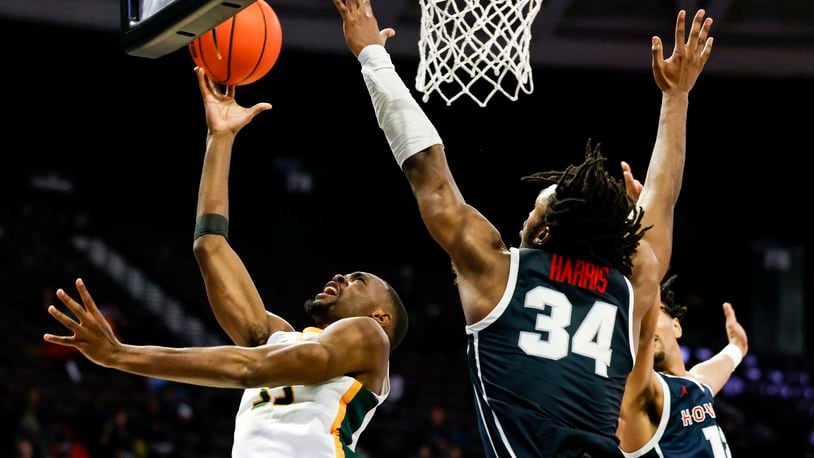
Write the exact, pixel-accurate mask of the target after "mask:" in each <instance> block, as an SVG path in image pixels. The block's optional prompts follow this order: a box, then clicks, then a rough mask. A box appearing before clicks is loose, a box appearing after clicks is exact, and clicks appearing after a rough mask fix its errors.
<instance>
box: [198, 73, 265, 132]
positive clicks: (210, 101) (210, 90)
mask: <svg viewBox="0 0 814 458" xmlns="http://www.w3.org/2000/svg"><path fill="white" fill-rule="evenodd" d="M195 75H196V76H197V77H198V88H199V89H200V90H201V96H202V97H203V101H204V109H205V110H206V125H207V127H208V128H209V133H210V134H221V133H226V134H231V135H236V134H237V133H238V132H239V131H240V129H242V128H243V127H244V126H245V125H246V124H248V123H249V122H251V120H252V119H254V117H255V116H257V115H258V114H259V113H260V112H262V111H266V110H270V109H271V104H269V103H258V104H256V105H254V106H253V107H251V108H244V107H242V106H240V104H238V103H237V101H236V100H235V87H234V86H226V93H225V94H224V93H223V92H222V91H221V90H220V88H219V87H218V85H217V84H215V82H214V81H212V80H211V79H209V77H207V76H206V73H204V71H203V69H202V68H200V67H195Z"/></svg>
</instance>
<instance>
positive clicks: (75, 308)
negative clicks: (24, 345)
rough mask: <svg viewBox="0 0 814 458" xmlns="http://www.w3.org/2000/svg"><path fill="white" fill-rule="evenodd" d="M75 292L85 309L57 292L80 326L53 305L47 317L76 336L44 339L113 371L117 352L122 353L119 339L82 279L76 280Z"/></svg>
mask: <svg viewBox="0 0 814 458" xmlns="http://www.w3.org/2000/svg"><path fill="white" fill-rule="evenodd" d="M76 289H77V290H79V295H80V296H81V297H82V303H83V304H84V307H83V306H82V305H80V304H79V303H78V302H76V301H75V300H74V299H73V298H72V297H71V296H69V295H68V293H66V292H65V291H64V290H62V289H59V290H57V297H58V298H59V300H60V301H62V303H63V304H65V306H66V307H68V309H69V310H70V311H71V313H73V315H74V316H75V317H76V318H77V319H78V320H79V322H78V323H77V322H76V321H75V320H74V319H72V318H70V317H69V316H68V315H65V314H64V313H62V312H61V311H59V309H57V308H56V307H54V306H53V305H52V306H50V307H48V313H50V314H51V316H53V317H54V318H56V320H57V321H59V322H60V323H62V325H63V326H65V327H66V328H68V330H69V331H71V332H73V335H72V336H55V335H53V334H45V335H44V336H43V339H45V341H46V342H50V343H54V344H57V345H65V346H68V347H74V348H76V349H77V350H79V351H80V352H82V354H83V355H85V357H87V358H88V359H89V360H91V361H93V362H94V363H96V364H99V365H101V366H105V367H110V366H111V365H112V364H111V363H112V361H114V360H115V355H116V354H117V352H118V350H119V349H121V347H122V343H121V342H119V339H118V338H116V335H115V334H114V333H113V328H111V327H110V323H108V322H107V320H106V319H105V317H104V315H102V312H100V311H99V308H98V307H96V303H95V302H94V301H93V298H92V297H91V296H90V293H89V292H88V290H87V288H85V284H84V283H83V282H82V280H81V279H77V280H76Z"/></svg>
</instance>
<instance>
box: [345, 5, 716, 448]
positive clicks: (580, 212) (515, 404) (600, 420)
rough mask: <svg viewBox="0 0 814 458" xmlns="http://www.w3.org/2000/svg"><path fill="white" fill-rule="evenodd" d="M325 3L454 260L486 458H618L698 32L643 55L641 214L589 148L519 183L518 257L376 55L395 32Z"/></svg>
mask: <svg viewBox="0 0 814 458" xmlns="http://www.w3.org/2000/svg"><path fill="white" fill-rule="evenodd" d="M334 4H335V6H336V8H337V10H339V12H340V14H341V16H342V19H343V30H344V33H345V39H346V41H347V44H348V46H349V48H350V49H351V51H352V52H353V54H354V55H355V56H357V58H358V59H359V61H360V63H361V64H362V74H363V76H364V79H365V83H366V85H367V88H368V92H369V93H370V96H371V100H372V102H373V108H374V110H375V112H376V117H377V120H378V121H379V125H380V127H381V128H382V130H383V131H384V133H385V136H386V137H387V140H388V142H389V144H390V147H391V150H392V152H393V155H394V157H395V159H396V161H397V163H398V164H399V166H400V167H401V168H402V170H403V171H404V173H405V174H406V176H407V179H408V181H409V183H410V186H411V187H412V190H413V194H414V195H415V197H416V200H417V201H418V206H419V210H420V213H421V216H422V218H423V220H424V223H425V225H426V226H427V229H428V230H429V232H430V234H431V235H432V237H433V238H434V239H435V240H436V242H437V243H438V244H439V245H440V246H441V247H442V248H443V249H444V250H445V251H446V252H447V253H448V255H449V256H450V258H451V259H452V264H453V267H454V270H455V272H456V275H457V285H458V290H459V294H460V299H461V305H462V307H463V311H464V315H465V318H466V321H467V328H466V331H467V334H468V348H467V350H468V352H467V358H468V362H469V368H470V375H471V379H472V383H473V389H474V392H475V398H476V405H477V415H478V421H479V426H480V431H481V438H482V441H483V444H484V450H485V452H486V454H487V456H490V457H494V456H499V457H523V458H525V457H552V456H557V457H565V456H577V457H586V456H590V457H593V458H597V457H602V456H620V455H621V452H620V451H619V449H618V440H617V438H616V435H615V433H616V428H617V424H618V417H619V406H620V403H621V400H622V394H623V391H624V385H625V381H626V378H627V375H628V374H629V372H630V370H631V368H632V366H633V361H634V358H635V349H636V348H637V346H638V345H639V342H638V340H639V338H640V332H641V338H642V339H645V340H647V341H651V340H652V335H653V334H652V333H653V331H654V328H653V327H652V326H651V327H650V328H648V329H644V330H643V329H641V326H640V325H641V322H642V318H643V316H644V315H645V313H647V311H648V310H649V309H653V308H655V306H656V305H657V304H658V278H660V277H661V276H662V275H663V273H664V272H661V270H660V266H661V265H666V264H667V262H668V259H669V253H670V250H671V233H672V217H673V216H672V211H673V207H674V205H675V198H676V197H677V195H678V188H679V187H680V181H681V174H682V172H683V158H684V151H683V148H684V129H685V127H684V124H685V122H686V108H687V99H686V91H685V89H686V87H687V86H688V85H689V86H690V87H691V86H692V84H693V83H694V81H695V78H696V77H697V76H698V74H699V73H700V69H701V67H703V63H704V62H705V61H706V57H707V56H708V55H709V52H710V50H711V42H708V41H707V39H706V36H705V35H704V36H701V33H702V28H701V27H700V26H701V23H700V21H696V22H695V23H694V26H693V30H692V32H691V39H694V40H696V41H701V43H702V46H700V47H698V50H697V51H695V47H694V50H693V51H694V52H693V53H688V54H686V55H679V56H678V57H676V58H671V59H668V60H666V61H665V60H664V59H663V58H660V59H656V58H655V56H656V51H658V52H659V53H660V52H661V43H660V41H659V40H658V39H654V43H653V48H654V73H655V76H656V80H657V82H658V83H659V87H661V88H662V91H663V93H664V98H663V100H662V113H661V120H660V123H659V134H658V136H657V140H656V147H655V149H654V153H653V159H652V162H651V164H652V167H651V170H649V171H648V183H649V185H648V186H647V187H646V189H645V190H644V191H643V192H642V202H646V203H647V204H648V206H649V207H650V208H652V209H653V211H652V214H648V212H644V213H642V212H641V211H640V210H639V209H638V208H636V206H635V205H634V204H633V202H632V200H631V199H630V198H629V197H628V196H627V195H626V193H625V192H624V184H623V183H621V182H619V181H617V180H615V179H614V178H612V177H610V176H609V174H608V173H607V172H606V170H605V168H604V162H605V160H604V158H603V157H602V156H601V155H600V154H599V151H598V148H597V149H592V148H591V147H590V145H589V148H588V150H587V152H586V156H585V160H584V161H583V162H582V163H581V164H578V165H573V166H570V167H568V168H567V169H565V170H562V171H552V172H544V173H538V174H534V175H531V176H529V177H526V179H527V181H532V182H538V183H541V184H542V187H543V188H544V189H543V190H542V191H541V192H540V193H539V195H538V196H537V199H536V201H535V204H534V208H533V209H532V211H531V213H530V214H529V216H528V218H527V220H526V221H525V223H524V224H523V229H522V231H521V243H520V248H519V249H517V248H511V249H509V248H507V246H506V244H505V243H504V242H503V239H502V237H501V235H500V234H499V233H498V231H497V230H496V229H495V227H494V226H493V225H492V224H491V223H490V222H489V221H488V220H487V219H486V218H485V217H483V215H481V214H480V213H479V212H478V211H477V210H476V209H474V208H473V207H471V206H470V205H468V204H467V203H466V202H465V201H464V199H463V197H462V195H461V192H460V190H459V189H458V187H457V185H456V184H455V181H454V179H453V178H452V174H451V172H450V170H449V167H448V165H447V162H446V157H445V152H444V147H443V145H442V142H441V138H440V136H439V135H438V133H437V131H436V130H435V128H434V126H433V125H432V123H431V122H430V121H429V119H427V117H426V115H425V114H424V113H423V110H422V109H421V108H420V106H419V105H418V103H417V102H416V101H415V99H414V98H413V97H412V95H411V93H410V91H409V89H408V88H407V87H406V85H405V84H404V83H403V81H402V80H401V78H399V76H398V74H397V73H396V72H395V69H394V66H393V64H392V62H391V61H390V57H389V55H388V53H387V51H386V50H385V49H384V44H385V43H386V41H387V39H388V38H390V37H392V36H393V35H394V33H395V32H394V31H393V30H392V29H384V30H380V29H379V27H378V24H377V22H376V19H375V17H374V15H373V11H372V8H371V6H370V3H369V2H368V1H366V0H334ZM679 17H680V19H681V20H682V21H683V17H684V16H683V12H682V13H681V14H680V16H679ZM681 30H682V33H683V25H682V29H681ZM704 33H705V32H704ZM682 51H683V48H682ZM685 57H687V58H685ZM675 88H679V89H678V90H674V89H675ZM687 90H688V89H687ZM676 165H678V166H676ZM651 225H652V228H651V229H650V230H649V231H646V230H645V229H644V228H646V227H650V226H651ZM665 228H666V229H668V230H665ZM634 291H635V294H634Z"/></svg>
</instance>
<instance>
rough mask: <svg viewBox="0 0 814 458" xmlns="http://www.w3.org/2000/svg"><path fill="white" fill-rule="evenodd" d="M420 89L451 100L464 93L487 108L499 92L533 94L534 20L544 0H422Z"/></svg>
mask: <svg viewBox="0 0 814 458" xmlns="http://www.w3.org/2000/svg"><path fill="white" fill-rule="evenodd" d="M420 3H421V37H420V39H419V42H418V48H419V53H420V61H419V64H418V74H417V75H416V81H415V83H416V86H415V87H416V89H417V90H418V91H419V92H422V93H423V94H424V96H423V98H422V100H424V102H426V101H427V100H429V98H430V95H431V94H432V93H433V92H438V94H439V95H440V96H441V97H442V98H443V99H444V100H445V101H446V102H447V105H450V104H452V102H454V101H455V100H457V99H458V98H459V97H461V96H462V95H464V94H466V95H468V96H470V97H471V98H472V99H473V100H474V101H475V102H477V104H478V105H480V106H481V107H485V106H486V104H487V103H488V102H489V100H490V99H491V98H492V97H493V96H494V95H495V94H497V93H498V92H500V93H502V94H503V95H505V96H506V97H508V98H509V99H510V100H512V101H516V100H517V98H518V96H519V94H520V91H523V92H525V93H526V94H531V92H532V91H533V90H534V81H533V80H532V76H531V64H530V63H529V43H530V42H531V23H532V22H534V18H535V17H536V16H537V13H538V12H539V11H540V7H541V5H542V3H543V0H420Z"/></svg>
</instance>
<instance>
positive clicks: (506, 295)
mask: <svg viewBox="0 0 814 458" xmlns="http://www.w3.org/2000/svg"><path fill="white" fill-rule="evenodd" d="M509 256H510V261H509V279H508V280H507V281H506V289H505V290H503V296H502V297H501V298H500V300H499V301H498V303H497V305H495V308H493V309H492V311H491V312H489V313H488V314H487V315H486V316H485V317H483V318H481V320H480V321H478V322H476V323H472V324H470V325H467V326H466V333H467V334H474V333H476V332H480V331H483V330H484V329H486V328H487V327H489V325H490V324H492V323H494V322H495V321H497V319H498V318H500V316H501V315H503V312H505V311H506V309H507V308H508V307H509V303H511V301H512V296H514V289H515V287H516V285H517V274H518V271H519V270H520V250H518V249H517V248H510V249H509Z"/></svg>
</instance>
